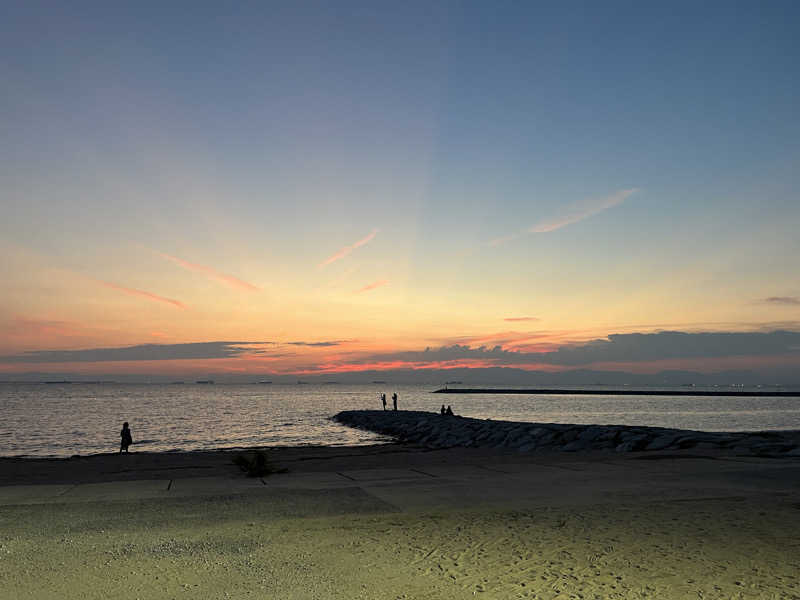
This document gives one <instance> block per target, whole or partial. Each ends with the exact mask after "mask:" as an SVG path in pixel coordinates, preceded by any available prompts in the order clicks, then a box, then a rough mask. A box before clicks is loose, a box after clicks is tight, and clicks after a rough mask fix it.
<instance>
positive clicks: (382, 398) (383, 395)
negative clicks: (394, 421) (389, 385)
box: [381, 394, 386, 410]
mask: <svg viewBox="0 0 800 600" xmlns="http://www.w3.org/2000/svg"><path fill="white" fill-rule="evenodd" d="M381 402H383V410H386V394H381Z"/></svg>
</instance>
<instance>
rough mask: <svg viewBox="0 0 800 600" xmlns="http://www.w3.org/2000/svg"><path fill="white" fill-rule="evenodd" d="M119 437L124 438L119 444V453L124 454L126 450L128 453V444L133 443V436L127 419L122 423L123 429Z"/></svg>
mask: <svg viewBox="0 0 800 600" xmlns="http://www.w3.org/2000/svg"><path fill="white" fill-rule="evenodd" d="M119 437H120V438H122V441H121V442H120V444H119V453H120V454H122V451H123V450H125V453H126V454H127V453H128V446H130V445H131V444H132V443H133V436H131V428H130V427H128V422H127V421H125V422H124V423H123V424H122V431H120V432H119Z"/></svg>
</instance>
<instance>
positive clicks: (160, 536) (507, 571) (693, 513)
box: [0, 444, 800, 599]
mask: <svg viewBox="0 0 800 600" xmlns="http://www.w3.org/2000/svg"><path fill="white" fill-rule="evenodd" d="M268 453H269V456H270V459H271V461H272V463H273V464H274V465H275V466H276V467H283V468H287V469H288V470H289V471H288V472H287V473H284V474H276V475H271V476H269V477H265V478H263V479H262V478H247V477H244V476H243V475H242V473H241V472H240V471H239V470H238V469H237V467H235V466H234V465H233V464H232V462H231V459H232V456H233V455H234V454H235V451H220V452H196V453H165V454H155V453H153V454H150V453H138V454H137V453H132V454H130V455H128V456H119V455H113V454H111V455H97V456H91V457H84V458H75V459H67V460H47V459H2V460H0V532H1V533H0V598H4V599H5V598H8V599H11V598H20V599H23V598H55V597H60V598H79V597H80V598H108V597H117V598H130V599H134V598H143V599H144V598H181V597H191V596H194V597H197V596H201V597H208V598H320V599H322V598H342V599H345V598H392V599H397V598H443V599H444V598H473V597H476V596H483V597H486V598H798V597H800V579H798V577H800V576H798V574H797V573H798V572H800V542H798V541H797V540H798V539H800V485H799V484H800V461H798V460H797V459H792V458H784V459H770V458H763V457H746V456H739V457H736V456H729V455H725V454H722V453H709V452H705V453H698V452H690V451H685V452H682V453H681V452H678V453H675V452H670V453H652V452H650V453H630V454H626V455H624V456H615V455H609V454H603V453H598V452H589V453H576V454H564V453H553V454H520V453H513V452H505V451H498V450H496V449H486V448H450V449H443V450H430V449H428V448H424V447H420V446H412V445H400V444H385V445H379V446H366V447H351V448H348V447H339V448H330V447H327V448H322V447H304V448H274V449H269V450H268Z"/></svg>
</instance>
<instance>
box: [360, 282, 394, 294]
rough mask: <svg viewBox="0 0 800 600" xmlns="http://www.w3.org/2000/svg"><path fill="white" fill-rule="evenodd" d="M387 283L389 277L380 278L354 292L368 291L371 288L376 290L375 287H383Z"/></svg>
mask: <svg viewBox="0 0 800 600" xmlns="http://www.w3.org/2000/svg"><path fill="white" fill-rule="evenodd" d="M387 283H389V280H388V279H380V280H378V281H373V282H372V283H370V284H369V285H365V286H364V287H362V288H361V289H360V290H356V291H355V292H353V293H354V294H360V293H361V292H368V291H370V290H374V289H375V288H379V287H381V286H382V285H386V284H387Z"/></svg>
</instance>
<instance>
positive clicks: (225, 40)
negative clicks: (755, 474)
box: [0, 1, 800, 378]
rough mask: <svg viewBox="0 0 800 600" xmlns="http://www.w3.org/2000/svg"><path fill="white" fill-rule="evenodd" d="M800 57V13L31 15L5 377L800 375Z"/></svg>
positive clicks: (18, 12) (240, 8)
mask: <svg viewBox="0 0 800 600" xmlns="http://www.w3.org/2000/svg"><path fill="white" fill-rule="evenodd" d="M798 40H800V3H797V2H792V1H787V2H780V1H774V2H749V3H738V2H730V1H725V2H702V3H700V2H667V3H656V2H552V3H549V4H548V3H534V2H475V3H473V2H466V3H464V2H454V3H448V2H419V3H416V2H395V3H375V2H364V3H359V2H341V3H340V2H320V3H308V2H287V3H275V4H273V3H266V2H264V3H234V4H228V3H217V2H214V3H212V2H208V3H203V2H186V3H179V2H169V3H155V2H153V3H150V2H135V3H108V2H94V3H93V2H80V3H57V2H45V3H39V2H27V1H26V2H17V3H7V4H6V5H5V6H4V9H3V16H2V18H0V49H1V51H2V56H3V57H4V60H3V61H2V62H0V115H2V116H0V132H1V135H0V158H2V160H0V182H1V183H2V191H1V195H0V253H1V254H0V255H1V256H2V260H0V281H1V282H2V284H1V285H2V294H0V378H2V377H4V376H5V375H7V374H13V373H22V372H30V371H36V372H64V373H83V374H96V375H98V376H100V375H103V374H109V373H142V374H148V373H157V374H175V375H181V374H195V373H196V374H206V373H245V374H246V373H252V374H254V375H256V374H263V373H298V374H299V373H314V372H326V373H333V372H339V371H352V370H360V369H375V368H377V369H395V368H405V367H413V368H425V367H454V366H473V367H481V366H513V367H518V368H524V369H543V370H561V369H570V368H597V369H612V370H613V369H618V370H627V371H638V372H653V371H657V370H660V369H672V368H688V369H695V370H699V371H714V370H722V369H729V368H731V369H732V368H735V369H749V370H766V371H769V370H771V369H784V370H785V369H794V368H800V258H799V257H800V232H799V231H798V230H799V229H800V228H799V227H798V226H799V225H800V195H799V194H798V191H800V143H799V142H798V140H800V115H799V114H798V106H800V83H799V81H800V78H799V77H798V64H800V41H798ZM775 331H777V332H779V333H777V334H772V333H770V332H775ZM659 332H661V333H659ZM664 332H681V333H680V334H678V333H664ZM638 334H645V335H638ZM587 344H588V345H587ZM426 348H428V351H427V352H426V351H425V350H426Z"/></svg>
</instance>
